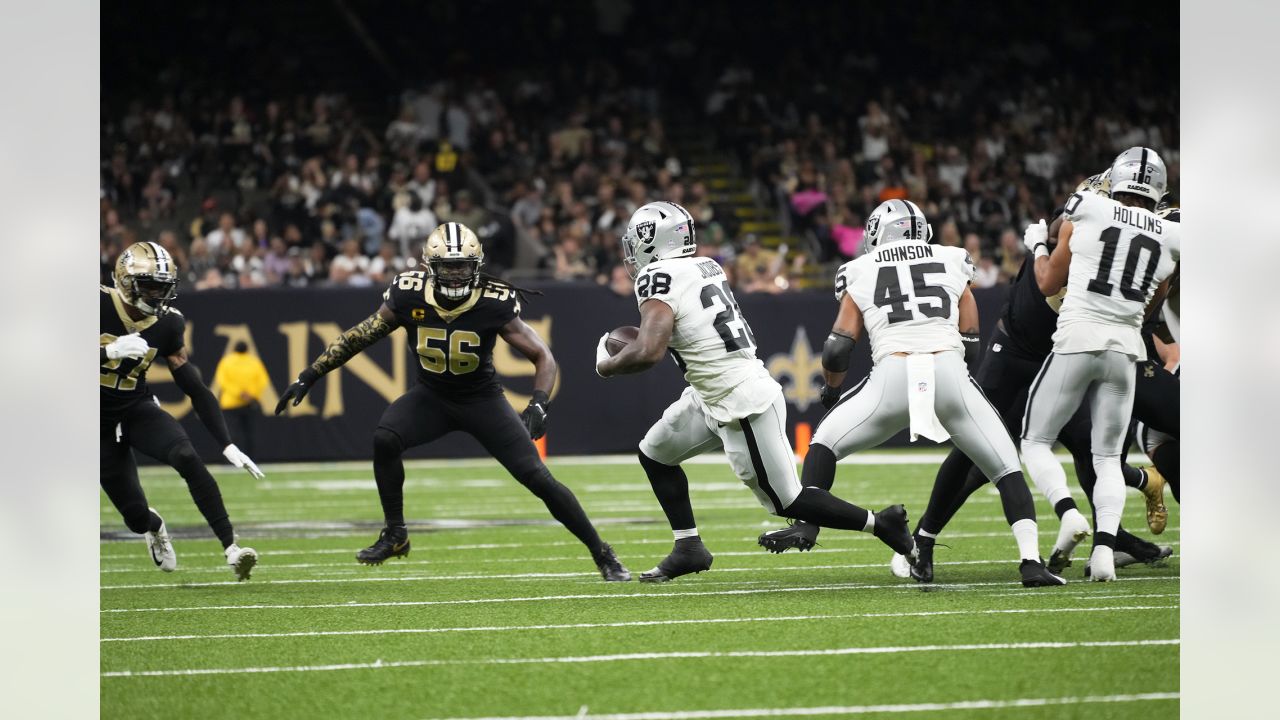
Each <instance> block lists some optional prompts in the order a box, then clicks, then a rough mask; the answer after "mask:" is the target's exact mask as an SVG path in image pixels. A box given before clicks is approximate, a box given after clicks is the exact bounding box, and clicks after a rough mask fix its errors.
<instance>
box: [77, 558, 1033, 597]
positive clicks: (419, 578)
mask: <svg viewBox="0 0 1280 720" xmlns="http://www.w3.org/2000/svg"><path fill="white" fill-rule="evenodd" d="M1013 562H1014V561H1013V560H1012V559H1008V558H1005V559H1001V560H956V561H951V562H947V563H939V565H944V564H945V565H998V564H1006V563H1007V564H1010V565H1012V564H1013ZM888 565H889V563H888V561H885V562H875V563H841V564H838V565H779V566H777V567H729V568H726V567H718V568H716V570H715V571H716V573H717V574H719V573H741V572H751V573H758V572H763V571H768V572H807V571H810V570H867V569H875V568H886V567H888ZM352 570H353V571H355V570H356V568H352ZM223 572H225V570H224V571H223ZM596 574H597V573H594V572H586V571H581V572H542V573H462V574H458V575H399V576H396V575H392V576H385V575H384V576H376V577H347V576H345V575H346V573H343V575H344V577H324V575H326V574H325V573H312V575H319V576H321V577H306V578H289V579H283V580H260V581H257V582H254V583H253V584H254V585H311V584H326V583H330V584H332V583H337V584H341V583H376V582H434V581H454V580H527V579H535V580H539V579H557V578H589V577H594V576H596ZM242 584H243V583H241V582H239V581H237V580H224V581H218V582H187V583H130V584H127V585H102V586H100V588H99V589H100V590H147V589H161V588H181V587H219V586H224V585H242Z"/></svg>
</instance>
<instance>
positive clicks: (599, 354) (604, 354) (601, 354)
mask: <svg viewBox="0 0 1280 720" xmlns="http://www.w3.org/2000/svg"><path fill="white" fill-rule="evenodd" d="M608 339H609V333H605V334H603V335H601V336H600V342H599V343H597V344H596V374H597V375H599V376H600V377H604V376H605V375H604V373H602V372H600V363H602V362H604V361H605V360H608V359H609V351H608V349H606V348H605V346H604V343H605V341H606V340H608Z"/></svg>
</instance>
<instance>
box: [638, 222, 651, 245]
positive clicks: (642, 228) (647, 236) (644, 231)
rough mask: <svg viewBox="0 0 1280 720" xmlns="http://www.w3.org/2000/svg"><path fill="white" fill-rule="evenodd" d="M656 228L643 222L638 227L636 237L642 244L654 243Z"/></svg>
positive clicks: (649, 223)
mask: <svg viewBox="0 0 1280 720" xmlns="http://www.w3.org/2000/svg"><path fill="white" fill-rule="evenodd" d="M654 227H655V226H654V224H653V223H651V222H642V223H640V224H639V225H636V237H637V238H639V240H640V242H642V243H647V242H653V231H654Z"/></svg>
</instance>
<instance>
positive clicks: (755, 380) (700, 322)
mask: <svg viewBox="0 0 1280 720" xmlns="http://www.w3.org/2000/svg"><path fill="white" fill-rule="evenodd" d="M635 292H636V302H637V304H639V305H643V304H644V303H645V302H646V301H649V300H659V301H661V302H664V303H666V304H667V305H669V306H670V307H671V310H672V312H673V313H675V324H674V327H673V328H672V330H671V341H670V343H669V344H668V347H669V348H670V349H671V353H672V355H674V356H675V359H676V362H677V363H678V364H679V365H680V369H681V370H683V371H684V378H685V380H686V381H687V382H688V383H689V385H690V386H692V387H693V389H694V391H695V392H696V393H697V395H698V397H699V399H701V400H702V403H703V404H704V405H705V406H706V408H707V411H708V413H709V414H710V415H711V417H713V418H715V419H716V420H717V421H719V422H730V421H732V420H738V419H741V418H744V417H747V416H749V415H754V414H756V413H758V412H763V411H764V409H765V408H766V407H768V406H769V405H771V404H772V403H773V400H774V395H775V394H776V393H777V392H779V391H780V389H781V387H780V386H779V385H778V383H777V381H776V380H774V379H773V377H772V376H770V375H769V371H768V370H766V369H765V367H764V363H762V362H760V360H759V359H758V358H756V340H755V336H754V335H753V334H752V333H751V326H750V325H748V324H747V319H746V318H745V317H743V315H742V310H741V309H740V308H739V307H738V301H737V300H735V299H734V297H733V291H732V290H730V289H729V281H728V279H727V278H726V277H725V274H724V268H722V267H720V264H719V263H717V262H716V261H715V260H712V259H711V258H700V257H682V258H671V259H668V260H656V261H654V262H651V263H649V264H648V265H646V266H645V268H644V270H643V271H642V272H641V273H640V274H639V276H637V277H636V284H635Z"/></svg>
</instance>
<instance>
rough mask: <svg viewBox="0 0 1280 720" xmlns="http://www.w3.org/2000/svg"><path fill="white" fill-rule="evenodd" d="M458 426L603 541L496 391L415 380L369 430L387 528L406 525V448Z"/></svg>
mask: <svg viewBox="0 0 1280 720" xmlns="http://www.w3.org/2000/svg"><path fill="white" fill-rule="evenodd" d="M454 430H458V431H461V432H465V433H467V434H468V435H471V436H472V437H474V438H475V439H476V440H479V441H480V444H481V445H483V446H484V449H485V450H486V451H488V453H489V454H490V455H492V456H493V458H494V459H495V460H497V461H498V462H499V463H501V464H502V467H504V468H506V469H507V472H509V473H511V477H513V478H515V479H516V480H517V481H519V483H520V484H521V485H524V486H525V487H526V488H528V489H529V491H530V492H532V493H533V494H534V495H536V496H537V497H538V498H539V499H540V500H542V501H543V503H545V504H546V506H547V509H548V510H550V511H551V515H552V516H553V517H554V518H555V519H556V520H558V521H559V522H560V524H562V525H564V526H565V527H566V528H568V529H569V531H570V532H572V533H573V534H574V535H575V536H576V537H577V538H578V539H579V540H581V541H582V543H583V544H584V545H586V546H587V548H588V549H589V550H590V551H591V552H592V553H596V552H597V551H598V550H600V546H601V540H600V536H599V535H598V534H597V533H596V530H595V528H594V527H593V526H592V525H591V521H590V520H588V519H587V514H586V513H585V512H584V511H583V510H582V506H581V505H579V504H578V499H577V498H576V497H574V495H573V492H572V491H571V490H569V488H567V487H565V486H564V485H562V484H561V483H560V482H559V481H558V480H556V479H555V478H554V477H552V475H551V471H550V470H548V469H547V466H546V465H544V464H543V462H542V458H540V457H538V449H537V448H536V447H534V445H533V441H532V440H530V439H529V429H528V428H526V427H525V425H524V423H523V422H522V421H521V420H520V416H519V415H517V414H516V411H515V410H513V409H512V408H511V404H510V403H508V402H507V399H506V398H505V397H504V396H503V395H502V394H500V393H494V394H484V395H479V396H471V397H449V396H446V395H444V394H441V393H438V392H436V391H434V390H432V389H431V388H429V387H427V386H426V385H424V384H422V383H418V384H417V385H415V386H414V387H413V388H412V389H410V390H409V391H408V392H406V393H405V394H404V395H401V396H400V397H399V398H398V399H397V400H396V401H395V402H393V403H391V405H390V406H388V407H387V409H386V411H385V412H383V413H382V419H381V420H379V421H378V428H377V429H376V430H374V432H373V474H374V478H375V479H376V480H377V483H378V497H379V498H380V499H381V501H382V512H383V515H384V517H385V519H386V523H387V526H388V527H395V526H397V525H404V524H405V522H404V461H403V460H402V459H401V456H402V455H403V454H404V451H405V450H408V449H409V448H411V447H415V446H418V445H423V444H425V443H429V442H432V441H433V440H437V439H439V438H440V437H441V436H443V435H445V434H446V433H449V432H452V431H454Z"/></svg>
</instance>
